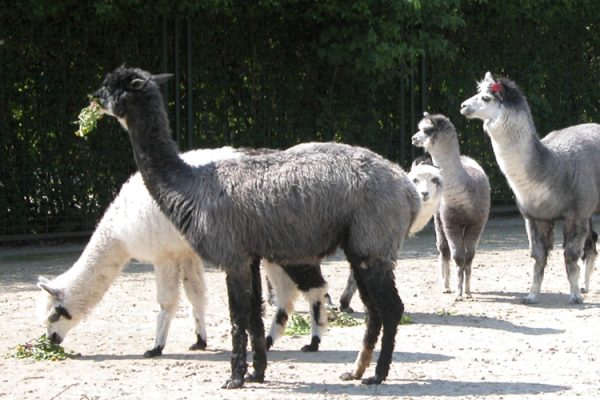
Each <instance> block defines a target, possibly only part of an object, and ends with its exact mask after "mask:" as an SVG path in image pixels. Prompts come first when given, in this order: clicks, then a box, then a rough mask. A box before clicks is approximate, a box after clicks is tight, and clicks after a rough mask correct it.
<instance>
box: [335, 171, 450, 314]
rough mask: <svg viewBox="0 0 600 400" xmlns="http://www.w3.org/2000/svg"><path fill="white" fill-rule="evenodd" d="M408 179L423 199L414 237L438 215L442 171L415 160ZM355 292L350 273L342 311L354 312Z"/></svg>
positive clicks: (412, 226)
mask: <svg viewBox="0 0 600 400" xmlns="http://www.w3.org/2000/svg"><path fill="white" fill-rule="evenodd" d="M430 161H431V160H429V162H430ZM408 178H409V179H410V180H411V181H412V183H413V184H414V185H415V189H416V190H417V193H419V196H420V198H421V211H419V214H417V218H416V219H415V221H414V222H413V223H412V225H411V226H410V235H414V234H416V233H417V232H419V231H420V230H422V229H423V228H424V227H425V225H427V223H428V222H429V221H430V220H431V217H432V216H433V215H434V214H435V213H436V211H437V209H438V206H439V204H440V200H441V199H442V192H443V190H442V187H443V185H442V177H441V174H440V169H439V168H437V167H434V166H432V165H430V164H428V162H427V161H424V162H420V161H418V160H415V161H414V162H413V164H412V166H411V168H410V172H409V173H408ZM355 292H356V282H355V281H354V277H353V276H352V273H350V274H349V276H348V281H347V282H346V287H345V289H344V291H343V293H342V296H341V297H340V311H344V312H347V313H353V312H354V310H353V309H352V307H350V302H351V301H352V297H353V296H354V293H355Z"/></svg>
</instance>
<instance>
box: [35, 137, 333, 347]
mask: <svg viewBox="0 0 600 400" xmlns="http://www.w3.org/2000/svg"><path fill="white" fill-rule="evenodd" d="M243 153H244V151H241V150H236V149H233V148H231V147H223V148H220V149H211V150H195V151H190V152H187V153H185V154H182V156H181V157H182V158H183V159H184V160H185V161H186V162H187V163H189V164H191V165H200V164H206V163H208V162H211V161H213V160H216V159H225V158H235V157H238V156H239V155H240V154H243ZM132 259H137V260H139V261H141V262H145V263H150V264H153V265H154V272H155V275H156V286H157V301H158V303H159V305H160V312H159V314H158V317H157V325H156V340H155V343H154V347H153V348H152V349H151V350H148V351H146V352H145V354H144V355H145V356H146V357H154V356H159V355H161V354H162V350H163V348H164V346H165V343H166V341H167V335H168V332H169V326H170V323H171V320H172V319H173V317H174V316H175V313H176V310H177V306H178V302H179V290H180V283H183V288H184V291H185V293H186V295H187V298H188V300H189V301H190V303H191V305H192V317H193V320H194V324H195V333H196V342H195V343H194V344H193V345H192V346H191V347H190V350H198V349H204V348H206V326H205V308H206V285H205V282H204V267H203V262H202V260H201V259H200V258H199V257H198V255H197V254H196V252H194V251H193V250H192V249H191V247H190V245H189V244H188V242H187V241H186V240H185V239H184V238H183V237H182V236H181V235H180V234H179V232H178V231H177V230H176V228H175V227H174V226H173V224H171V222H170V221H169V220H167V219H166V217H165V216H164V215H163V214H162V212H161V211H160V210H159V209H158V207H157V206H156V203H155V202H154V200H152V198H151V197H150V195H149V194H148V192H147V190H146V187H145V186H144V183H143V181H142V178H141V176H140V174H139V173H136V174H135V175H133V176H132V177H131V178H130V179H129V181H128V182H126V183H125V184H124V185H123V186H122V188H121V190H120V192H119V195H118V196H117V197H116V198H115V200H114V201H113V202H112V204H111V205H110V207H109V208H108V210H107V211H106V212H105V214H104V216H103V217H102V220H101V221H100V223H99V224H98V226H97V228H96V230H95V232H94V234H93V235H92V237H91V239H90V241H89V243H88V244H87V246H86V248H85V250H84V251H83V253H82V255H81V256H80V258H79V259H78V260H77V261H76V262H75V264H74V265H73V266H72V267H71V268H70V269H69V270H67V271H65V272H64V273H63V274H61V275H59V276H57V277H56V278H55V279H53V280H49V279H47V278H44V277H40V278H39V282H38V286H39V287H40V288H41V289H43V290H44V291H43V292H42V293H41V296H40V301H39V302H38V308H39V314H40V317H41V319H42V320H43V323H44V324H45V326H46V329H47V335H48V337H49V338H51V340H52V341H53V342H55V343H60V342H62V341H63V340H64V338H65V336H66V334H67V332H68V331H69V330H71V329H72V328H73V327H75V326H76V325H77V324H78V323H79V322H80V321H81V320H82V319H84V318H85V317H86V316H87V315H88V314H89V312H90V311H91V310H92V308H93V307H94V306H96V304H97V303H98V302H99V301H100V300H101V299H102V297H103V296H104V294H105V293H106V291H107V290H108V288H109V287H110V285H111V284H112V283H113V282H114V280H115V278H116V277H117V275H118V274H119V273H120V272H121V271H122V270H123V268H124V267H125V266H126V265H127V263H129V261H131V260H132ZM268 268H269V270H279V271H281V272H283V270H282V269H281V267H280V266H279V265H277V264H271V263H270V264H269V266H268ZM317 268H318V267H317ZM319 274H320V271H319ZM278 275H279V276H280V278H279V279H278V280H277V281H276V282H274V290H275V293H276V298H282V299H285V298H287V295H285V294H283V293H281V291H282V290H288V288H289V287H291V286H293V283H292V282H291V280H290V277H289V276H287V275H286V274H285V273H283V274H278ZM311 289H313V288H312V287H308V288H307V291H310V290H311ZM319 290H320V288H317V289H316V292H317V293H320V291H319ZM325 292H326V289H325ZM324 295H325V293H323V296H324ZM319 299H320V297H318V296H317V297H315V302H316V301H318V300H319ZM277 305H278V306H279V304H277ZM61 316H63V317H64V318H60V317H61ZM317 329H320V327H316V328H315V330H317ZM318 336H319V337H320V334H318Z"/></svg>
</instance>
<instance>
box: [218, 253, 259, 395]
mask: <svg viewBox="0 0 600 400" xmlns="http://www.w3.org/2000/svg"><path fill="white" fill-rule="evenodd" d="M249 264H250V263H248V264H242V265H237V266H232V267H228V268H226V274H227V277H226V282H227V297H228V300H229V314H230V320H231V342H232V350H231V377H230V379H228V380H227V381H225V383H224V384H223V386H222V388H224V389H238V388H241V387H242V386H243V385H244V378H245V375H246V371H247V369H248V365H247V364H246V355H247V353H246V351H247V350H246V347H247V345H248V334H247V330H248V328H249V324H250V317H251V313H252V304H251V302H250V301H249V300H250V298H251V295H252V273H251V268H250V265H249Z"/></svg>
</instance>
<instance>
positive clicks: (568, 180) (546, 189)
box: [460, 72, 600, 303]
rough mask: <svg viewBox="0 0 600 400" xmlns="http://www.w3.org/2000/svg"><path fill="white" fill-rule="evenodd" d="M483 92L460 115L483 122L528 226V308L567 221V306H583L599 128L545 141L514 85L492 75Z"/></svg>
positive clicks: (592, 239) (598, 179) (597, 188)
mask: <svg viewBox="0 0 600 400" xmlns="http://www.w3.org/2000/svg"><path fill="white" fill-rule="evenodd" d="M478 88H479V91H478V93H477V94H476V95H475V96H473V97H471V98H470V99H468V100H466V101H464V102H463V103H462V105H461V110H460V112H461V113H462V114H463V115H464V116H465V117H467V118H477V119H480V120H482V121H483V129H484V131H485V132H487V134H488V135H489V137H490V139H491V141H492V148H493V150H494V154H495V155H496V161H497V162H498V165H499V166H500V169H501V170H502V172H503V173H504V175H505V176H506V179H507V181H508V184H509V185H510V187H511V189H512V191H513V192H514V194H515V197H516V200H517V205H518V207H519V210H520V211H521V214H522V215H523V218H524V219H525V227H526V229H527V235H528V237H529V251H530V254H531V257H532V258H533V259H534V260H535V264H534V270H533V284H532V286H531V289H530V291H529V294H528V295H527V296H526V297H525V298H524V302H525V303H537V302H538V301H539V294H540V290H541V286H542V280H543V278H544V269H545V267H546V262H547V258H548V252H549V251H550V250H551V249H552V245H553V242H554V223H555V221H557V220H563V222H564V231H563V237H564V239H563V240H564V262H565V266H566V270H567V277H568V280H569V285H570V299H569V302H570V303H582V302H583V297H582V296H581V294H580V289H579V286H578V284H579V266H578V265H577V261H578V259H579V258H582V259H584V260H585V265H586V273H585V281H584V284H583V287H582V291H583V292H586V291H587V290H589V281H590V276H591V274H592V272H593V270H594V262H595V260H596V256H597V251H596V241H597V238H598V236H597V234H596V232H594V231H593V229H592V215H593V214H594V213H595V212H598V211H599V210H600V125H598V124H582V125H575V126H571V127H568V128H565V129H561V130H558V131H553V132H550V133H549V134H547V135H546V136H545V137H544V138H543V139H541V140H540V138H539V136H538V134H537V132H536V129H535V124H534V122H533V118H532V116H531V111H530V109H529V105H528V103H527V99H526V98H525V96H524V95H523V93H522V92H521V90H520V89H519V87H518V86H517V85H516V84H515V83H514V82H512V81H511V80H508V79H506V78H500V79H498V80H496V79H494V77H493V76H492V74H490V73H489V72H488V73H486V74H485V78H484V79H483V80H482V81H481V82H479V84H478Z"/></svg>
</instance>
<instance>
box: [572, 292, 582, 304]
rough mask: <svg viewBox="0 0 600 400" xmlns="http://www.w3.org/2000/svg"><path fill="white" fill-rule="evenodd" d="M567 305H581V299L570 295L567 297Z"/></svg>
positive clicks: (578, 295) (579, 296) (578, 296)
mask: <svg viewBox="0 0 600 400" xmlns="http://www.w3.org/2000/svg"><path fill="white" fill-rule="evenodd" d="M569 304H583V297H581V295H580V294H576V295H571V297H569Z"/></svg>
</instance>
